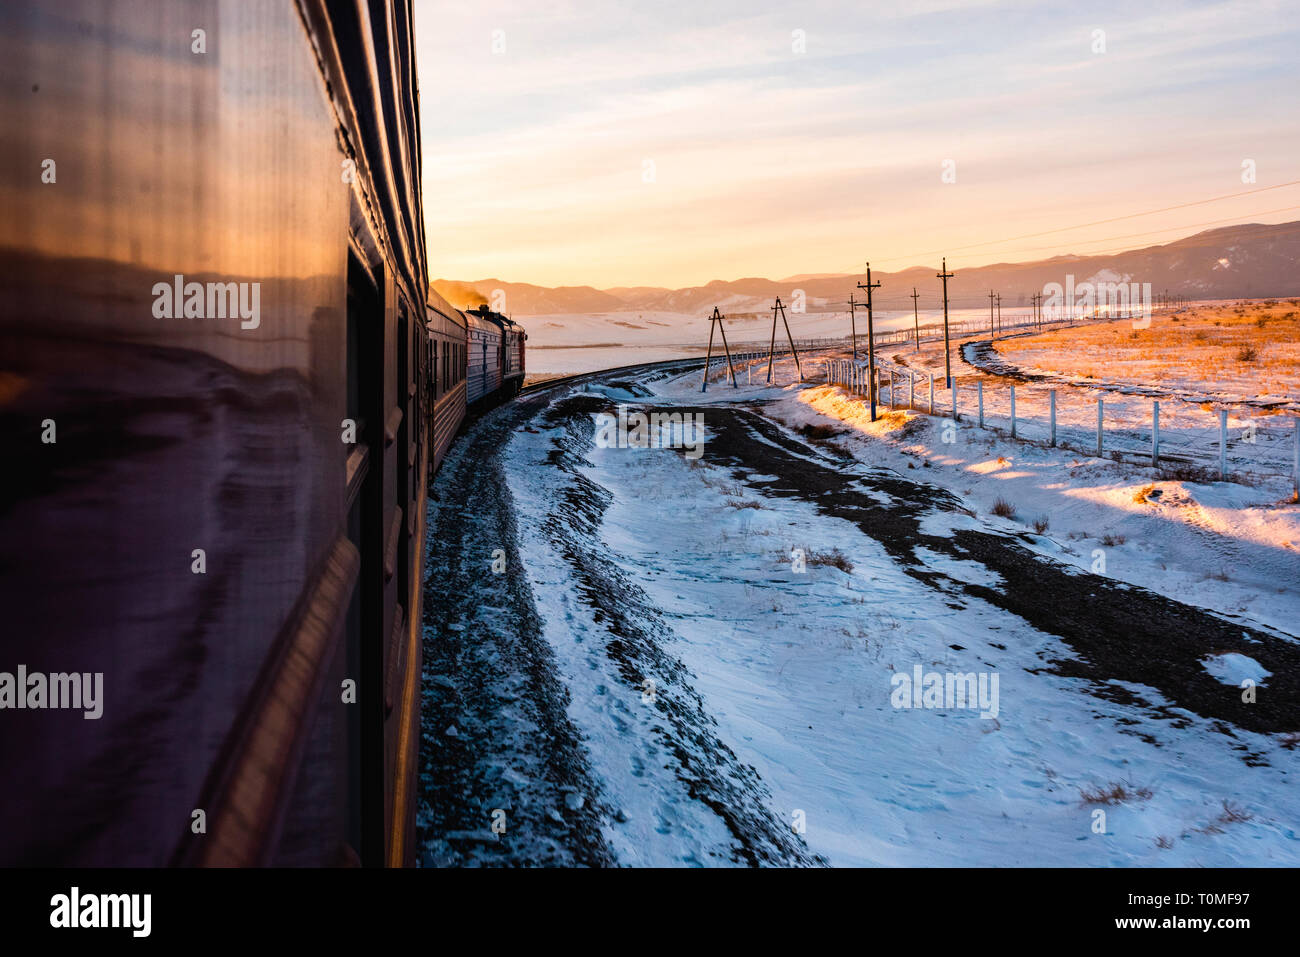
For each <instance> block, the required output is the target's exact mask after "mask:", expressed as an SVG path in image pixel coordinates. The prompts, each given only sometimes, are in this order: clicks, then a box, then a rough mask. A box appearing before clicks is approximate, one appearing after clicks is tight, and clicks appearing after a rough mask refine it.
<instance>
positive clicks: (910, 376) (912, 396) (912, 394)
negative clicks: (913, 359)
mask: <svg viewBox="0 0 1300 957" xmlns="http://www.w3.org/2000/svg"><path fill="white" fill-rule="evenodd" d="M907 407H908V408H909V409H915V408H916V372H915V370H912V369H909V370H908V372H907Z"/></svg>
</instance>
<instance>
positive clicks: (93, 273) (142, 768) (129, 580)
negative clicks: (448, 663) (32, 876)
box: [0, 0, 463, 865]
mask: <svg viewBox="0 0 1300 957" xmlns="http://www.w3.org/2000/svg"><path fill="white" fill-rule="evenodd" d="M0 54H2V55H0V73H2V74H3V75H4V79H5V82H4V84H3V86H2V87H0V90H2V91H3V92H0V96H3V97H4V98H5V112H6V122H5V138H6V143H5V149H4V150H3V151H0V189H2V190H3V192H4V196H5V215H4V216H3V217H0V335H3V339H4V343H5V350H4V360H3V365H2V366H0V427H2V428H3V435H4V437H5V441H6V445H7V448H8V451H9V453H10V455H9V457H8V459H7V461H6V466H5V469H4V481H5V485H6V487H5V489H4V495H3V504H2V506H0V601H3V604H4V606H5V608H6V624H5V632H6V634H5V641H4V652H5V656H4V657H5V662H4V664H3V665H0V671H5V672H10V673H12V672H13V671H14V670H15V668H17V667H19V666H21V667H22V668H23V669H24V673H37V674H49V675H55V674H64V675H66V674H78V675H81V674H85V675H87V676H88V677H87V681H90V680H91V678H92V677H93V676H99V677H98V678H97V679H96V680H98V681H100V682H101V685H100V687H101V688H102V696H101V697H100V699H99V701H98V703H97V706H96V707H97V710H98V711H99V713H98V714H97V715H95V716H94V720H85V719H84V718H83V715H82V713H81V712H80V711H76V712H68V711H55V710H47V709H45V708H29V709H26V710H16V711H6V712H5V713H4V715H3V721H4V724H5V732H4V734H3V735H2V736H0V767H3V768H4V769H5V773H6V777H7V779H8V780H9V781H11V782H20V783H18V784H16V785H15V786H12V787H5V788H3V789H0V820H3V821H7V822H11V823H15V822H21V825H20V826H12V827H0V863H4V864H46V865H49V864H91V865H95V864H119V865H123V864H124V865H158V864H166V863H177V864H196V865H244V864H267V863H273V864H346V863H358V862H360V863H364V864H375V865H381V864H388V865H394V864H403V863H408V862H410V861H411V860H412V848H413V837H414V835H413V829H414V807H413V801H412V796H413V793H414V781H415V778H416V769H415V760H416V742H417V739H418V718H419V714H418V712H419V704H418V703H419V696H418V689H417V684H416V682H417V680H418V677H419V671H420V657H419V640H418V639H419V628H418V625H419V621H420V617H421V614H420V600H421V594H422V589H421V587H420V586H421V581H420V577H421V569H420V561H421V558H422V555H423V538H424V534H425V530H424V511H425V505H424V502H425V490H426V484H425V481H424V478H425V475H426V473H427V470H428V466H429V465H430V464H431V463H432V462H433V461H434V460H435V459H436V453H440V452H441V451H442V450H443V449H445V442H446V441H449V440H450V431H454V427H455V423H454V421H453V420H452V419H451V418H448V417H447V413H443V421H442V425H441V428H438V427H436V423H435V428H434V429H432V430H431V429H430V427H429V423H430V417H431V416H433V417H434V418H436V417H437V416H438V414H439V409H440V406H439V399H440V398H441V399H443V400H448V398H449V397H450V401H448V402H446V404H445V408H446V409H454V407H455V398H454V397H455V396H456V395H457V394H459V393H458V391H457V390H458V389H459V390H461V391H463V383H461V384H457V383H455V382H453V381H451V379H450V377H448V376H444V377H440V378H439V380H438V383H437V388H436V390H431V389H430V388H429V387H428V384H429V383H430V381H431V371H432V370H431V369H430V368H429V363H430V362H431V361H432V353H433V347H434V344H435V343H436V344H437V345H438V348H439V349H440V350H445V349H447V348H449V347H448V346H447V345H445V344H444V343H445V342H446V341H447V340H451V341H453V342H456V341H458V340H459V339H460V337H461V335H462V334H461V332H460V331H459V330H460V328H462V327H461V325H460V324H459V323H458V322H457V320H456V318H455V316H454V310H451V309H450V307H448V306H446V304H445V303H440V304H438V305H437V308H436V311H437V313H438V315H439V316H442V317H443V318H442V319H440V320H438V321H437V322H433V323H431V322H430V313H429V299H430V297H429V295H428V288H427V282H428V280H427V277H428V270H427V264H426V260H425V246H424V223H423V218H422V213H421V202H422V194H421V188H420V165H421V164H420V154H421V147H420V140H419V103H418V97H417V94H416V89H415V64H414V49H413V43H412V23H411V9H410V4H409V2H408V0H364V2H355V3H349V2H332V0H331V2H326V0H298V2H294V0H279V2H265V3H249V4H242V3H233V4H232V3H222V2H218V0H192V2H176V3H139V2H135V3H133V2H126V0H121V2H103V0H66V2H60V3H48V2H45V0H13V2H8V3H5V4H2V5H0ZM444 320H445V321H444ZM431 325H432V326H434V327H436V328H434V329H433V330H432V331H430V327H431ZM450 348H452V349H453V350H455V349H458V348H459V347H458V346H457V345H453V346H451V347H450ZM444 356H446V357H448V358H447V361H448V362H457V361H458V360H456V359H455V358H454V353H448V352H444V351H440V353H439V361H440V362H441V361H443V357H444ZM451 414H452V415H453V417H454V412H453V413H451ZM449 430H450V431H449ZM431 436H432V438H433V439H434V440H435V441H436V443H437V445H436V447H435V448H431V441H430V439H431ZM33 700H35V699H33Z"/></svg>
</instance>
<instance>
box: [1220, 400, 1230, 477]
mask: <svg viewBox="0 0 1300 957" xmlns="http://www.w3.org/2000/svg"><path fill="white" fill-rule="evenodd" d="M1227 480H1228V410H1227V409H1220V410H1219V481H1221V482H1226V481H1227Z"/></svg>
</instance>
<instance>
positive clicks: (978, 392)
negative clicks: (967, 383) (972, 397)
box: [975, 379, 984, 429]
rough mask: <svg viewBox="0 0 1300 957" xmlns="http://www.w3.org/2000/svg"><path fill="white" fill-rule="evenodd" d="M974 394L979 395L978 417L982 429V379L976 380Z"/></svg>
mask: <svg viewBox="0 0 1300 957" xmlns="http://www.w3.org/2000/svg"><path fill="white" fill-rule="evenodd" d="M975 394H976V395H977V396H979V404H980V411H979V417H980V428H981V429H982V428H984V380H983V379H980V380H979V381H978V382H976V383H975Z"/></svg>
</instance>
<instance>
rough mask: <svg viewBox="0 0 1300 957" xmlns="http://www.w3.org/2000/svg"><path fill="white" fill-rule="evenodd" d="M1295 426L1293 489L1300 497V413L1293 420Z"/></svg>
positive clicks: (1292, 456) (1292, 463)
mask: <svg viewBox="0 0 1300 957" xmlns="http://www.w3.org/2000/svg"><path fill="white" fill-rule="evenodd" d="M1291 424H1292V425H1293V426H1294V427H1295V442H1294V447H1293V448H1292V450H1291V491H1292V492H1293V493H1294V494H1295V496H1296V497H1297V498H1300V415H1298V416H1296V417H1295V418H1294V419H1292V420H1291Z"/></svg>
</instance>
